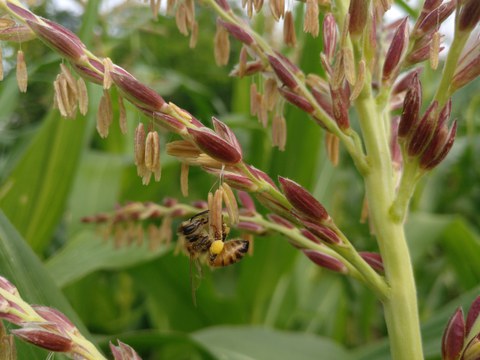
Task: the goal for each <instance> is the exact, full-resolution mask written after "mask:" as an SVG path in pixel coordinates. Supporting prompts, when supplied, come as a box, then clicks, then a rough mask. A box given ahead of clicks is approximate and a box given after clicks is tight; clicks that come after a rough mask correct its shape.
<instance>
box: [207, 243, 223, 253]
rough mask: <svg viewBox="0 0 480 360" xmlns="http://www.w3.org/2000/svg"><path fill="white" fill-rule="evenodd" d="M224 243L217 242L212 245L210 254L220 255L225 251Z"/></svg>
mask: <svg viewBox="0 0 480 360" xmlns="http://www.w3.org/2000/svg"><path fill="white" fill-rule="evenodd" d="M223 246H224V244H223V241H222V240H215V241H214V242H213V243H212V245H210V253H211V254H212V255H218V254H220V253H221V252H222V250H223Z"/></svg>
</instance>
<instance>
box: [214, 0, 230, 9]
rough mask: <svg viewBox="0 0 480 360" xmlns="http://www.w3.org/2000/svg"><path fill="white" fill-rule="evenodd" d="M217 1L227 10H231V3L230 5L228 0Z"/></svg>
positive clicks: (216, 0)
mask: <svg viewBox="0 0 480 360" xmlns="http://www.w3.org/2000/svg"><path fill="white" fill-rule="evenodd" d="M215 2H216V3H217V4H218V5H220V7H221V8H222V9H223V10H225V11H230V5H228V2H227V0H215Z"/></svg>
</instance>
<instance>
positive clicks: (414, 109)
mask: <svg viewBox="0 0 480 360" xmlns="http://www.w3.org/2000/svg"><path fill="white" fill-rule="evenodd" d="M421 105H422V84H421V83H420V80H419V78H418V74H414V76H413V79H412V81H411V84H410V88H409V89H408V91H407V94H406V95H405V99H404V101H403V111H402V116H401V118H400V124H399V126H398V137H400V138H404V137H406V136H407V135H409V134H410V132H411V130H412V129H415V128H416V127H417V125H418V118H419V113H420V107H421Z"/></svg>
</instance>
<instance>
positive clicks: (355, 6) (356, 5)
mask: <svg viewBox="0 0 480 360" xmlns="http://www.w3.org/2000/svg"><path fill="white" fill-rule="evenodd" d="M369 5H370V2H369V1H365V0H351V1H350V8H349V9H348V13H349V15H350V23H349V26H348V31H349V32H350V35H351V36H352V37H359V36H361V35H362V34H363V30H364V29H365V24H366V23H367V20H368V10H369Z"/></svg>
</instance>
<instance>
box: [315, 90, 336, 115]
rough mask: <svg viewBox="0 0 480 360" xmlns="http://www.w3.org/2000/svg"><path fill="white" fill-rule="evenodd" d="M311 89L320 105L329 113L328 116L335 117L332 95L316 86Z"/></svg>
mask: <svg viewBox="0 0 480 360" xmlns="http://www.w3.org/2000/svg"><path fill="white" fill-rule="evenodd" d="M311 90H312V95H313V97H314V98H315V100H316V101H317V104H318V105H320V107H321V108H322V109H323V111H325V112H326V113H327V114H328V116H330V117H332V118H333V109H332V103H331V95H330V94H328V95H327V94H325V93H323V92H321V91H318V90H317V89H316V88H312V89H311Z"/></svg>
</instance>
